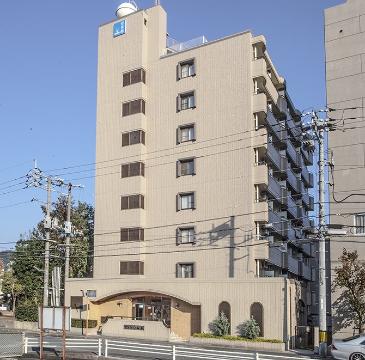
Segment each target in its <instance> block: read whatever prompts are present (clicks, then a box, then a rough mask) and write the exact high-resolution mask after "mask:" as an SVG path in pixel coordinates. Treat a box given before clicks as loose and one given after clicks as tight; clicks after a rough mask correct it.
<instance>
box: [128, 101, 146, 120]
mask: <svg viewBox="0 0 365 360" xmlns="http://www.w3.org/2000/svg"><path fill="white" fill-rule="evenodd" d="M145 111H146V103H145V101H144V100H143V99H136V100H132V101H128V102H125V103H123V105H122V116H128V115H133V114H139V113H143V114H145Z"/></svg>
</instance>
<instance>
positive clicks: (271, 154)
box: [266, 143, 281, 170]
mask: <svg viewBox="0 0 365 360" xmlns="http://www.w3.org/2000/svg"><path fill="white" fill-rule="evenodd" d="M266 156H267V158H268V160H269V161H270V162H271V163H272V165H274V166H275V167H276V169H277V170H280V169H281V155H280V153H279V150H278V149H277V148H276V147H275V146H274V145H273V144H272V143H268V144H267V152H266Z"/></svg>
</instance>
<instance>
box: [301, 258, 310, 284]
mask: <svg viewBox="0 0 365 360" xmlns="http://www.w3.org/2000/svg"><path fill="white" fill-rule="evenodd" d="M302 277H303V278H304V279H306V280H309V281H312V268H311V267H310V266H309V265H306V264H305V263H304V262H303V264H302Z"/></svg>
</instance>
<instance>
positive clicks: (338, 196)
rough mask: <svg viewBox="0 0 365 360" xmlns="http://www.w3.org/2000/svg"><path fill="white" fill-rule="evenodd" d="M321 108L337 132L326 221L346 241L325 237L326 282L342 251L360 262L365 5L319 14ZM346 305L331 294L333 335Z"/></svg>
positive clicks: (345, 331) (364, 230)
mask: <svg viewBox="0 0 365 360" xmlns="http://www.w3.org/2000/svg"><path fill="white" fill-rule="evenodd" d="M325 35H326V36H325V42H326V43H325V44H326V80H327V104H328V107H329V108H332V109H337V111H332V112H330V113H329V115H330V117H331V118H333V119H339V121H337V122H336V123H337V129H338V130H337V131H334V132H330V133H329V149H330V155H331V152H332V153H333V160H334V171H333V174H334V177H333V180H332V178H330V179H329V180H330V182H331V183H333V186H330V214H331V223H333V224H343V225H344V226H345V228H346V230H347V234H348V235H347V236H346V237H340V238H336V237H331V240H330V268H331V271H332V273H331V275H332V279H333V277H334V276H335V275H334V269H335V267H336V266H337V265H338V263H339V262H338V259H339V257H340V256H341V253H342V250H343V248H346V249H348V250H357V251H358V253H359V255H360V259H361V260H365V247H364V240H365V207H364V204H365V203H364V201H365V199H364V197H363V196H351V197H350V198H348V199H347V200H345V201H344V202H341V203H336V202H335V200H337V201H341V200H342V199H344V198H345V197H347V196H349V195H351V194H355V193H357V194H365V167H364V163H365V151H364V150H365V147H364V139H365V128H364V125H363V121H364V113H365V112H364V107H365V100H364V98H365V1H364V0H347V1H346V2H344V3H343V4H341V5H338V6H335V7H332V8H329V9H326V11H325ZM345 308H346V302H344V301H343V299H342V298H341V297H340V292H337V293H335V294H332V325H333V335H334V336H335V337H344V336H348V335H352V334H353V332H354V329H353V324H350V323H351V321H350V323H349V320H351V314H349V313H348V311H347V310H344V309H345Z"/></svg>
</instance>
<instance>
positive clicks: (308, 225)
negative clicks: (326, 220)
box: [302, 215, 314, 232]
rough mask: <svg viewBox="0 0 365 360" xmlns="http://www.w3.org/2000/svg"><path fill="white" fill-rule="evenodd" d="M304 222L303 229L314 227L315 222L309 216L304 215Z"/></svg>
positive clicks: (308, 229) (307, 229)
mask: <svg viewBox="0 0 365 360" xmlns="http://www.w3.org/2000/svg"><path fill="white" fill-rule="evenodd" d="M302 224H303V231H306V232H308V231H310V230H311V228H313V226H314V224H313V222H312V220H310V219H309V217H308V216H304V215H303V216H302Z"/></svg>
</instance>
